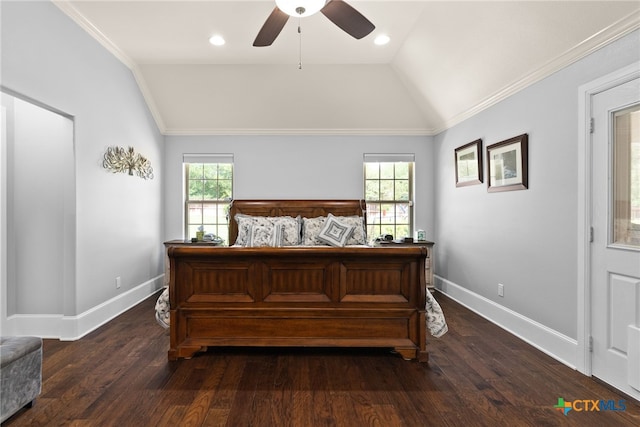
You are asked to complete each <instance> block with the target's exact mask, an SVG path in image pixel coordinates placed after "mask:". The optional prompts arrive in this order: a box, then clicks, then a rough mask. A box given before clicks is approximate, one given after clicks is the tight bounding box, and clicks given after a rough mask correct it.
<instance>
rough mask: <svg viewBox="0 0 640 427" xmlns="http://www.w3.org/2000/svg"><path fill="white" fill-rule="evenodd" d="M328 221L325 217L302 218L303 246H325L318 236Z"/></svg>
mask: <svg viewBox="0 0 640 427" xmlns="http://www.w3.org/2000/svg"><path fill="white" fill-rule="evenodd" d="M326 220H327V218H326V217H324V216H318V217H315V218H302V242H301V243H302V245H304V246H318V245H323V244H324V243H323V242H321V241H320V240H318V234H320V231H321V230H322V227H323V226H324V223H325V221H326Z"/></svg>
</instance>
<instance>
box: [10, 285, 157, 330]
mask: <svg viewBox="0 0 640 427" xmlns="http://www.w3.org/2000/svg"><path fill="white" fill-rule="evenodd" d="M163 286H164V274H161V275H159V276H157V277H154V278H152V279H150V280H148V281H146V282H144V283H142V284H140V285H138V286H136V287H135V288H133V289H130V290H128V291H127V292H123V293H122V294H120V295H118V296H116V297H113V298H111V299H110V300H108V301H105V302H103V303H102V304H99V305H97V306H95V307H93V308H90V309H89V310H87V311H85V312H83V313H81V314H78V315H76V316H64V315H60V314H16V315H13V316H9V317H8V318H7V319H6V322H7V323H8V324H7V325H5V326H6V328H5V327H3V333H6V332H5V331H10V332H9V334H10V335H14V336H25V335H30V336H37V337H42V338H54V339H56V338H57V339H60V340H62V341H75V340H78V339H80V338H82V337H83V336H85V335H87V334H88V333H90V332H92V331H94V330H95V329H97V328H99V327H100V326H102V325H104V324H105V323H107V322H109V321H110V320H112V319H114V318H115V317H117V316H118V315H120V314H122V313H124V312H125V311H127V310H128V309H130V308H131V307H133V306H135V305H136V304H138V303H139V302H141V301H142V300H144V299H146V298H148V297H149V296H150V295H152V294H153V293H154V292H156V291H158V290H160V289H161V288H162V287H163ZM153 315H154V314H153V313H149V316H153Z"/></svg>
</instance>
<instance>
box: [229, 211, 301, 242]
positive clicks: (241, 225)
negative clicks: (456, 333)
mask: <svg viewBox="0 0 640 427" xmlns="http://www.w3.org/2000/svg"><path fill="white" fill-rule="evenodd" d="M235 220H236V222H237V223H238V237H237V238H236V241H235V245H236V246H248V245H247V241H248V240H249V233H250V231H251V226H252V225H258V226H262V227H273V226H275V225H280V226H282V227H283V229H282V244H281V245H280V246H297V245H299V244H300V217H299V216H298V217H297V218H293V217H290V216H278V217H265V216H252V215H245V214H236V216H235Z"/></svg>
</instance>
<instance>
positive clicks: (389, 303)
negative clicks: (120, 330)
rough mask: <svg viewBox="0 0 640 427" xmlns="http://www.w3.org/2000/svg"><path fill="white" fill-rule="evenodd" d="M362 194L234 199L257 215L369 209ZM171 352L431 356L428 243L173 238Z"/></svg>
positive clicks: (238, 209)
mask: <svg viewBox="0 0 640 427" xmlns="http://www.w3.org/2000/svg"><path fill="white" fill-rule="evenodd" d="M364 212H365V206H364V202H363V201H360V200H235V201H233V203H232V205H231V210H230V214H229V236H230V237H229V240H230V241H231V242H235V239H236V237H237V233H238V230H237V224H236V222H235V221H234V219H233V218H234V215H235V214H236V213H243V214H247V215H257V216H283V215H290V216H294V217H295V216H297V215H301V216H303V217H307V218H311V217H316V216H326V215H327V214H328V213H332V214H334V215H336V216H348V215H360V216H364ZM167 254H168V257H169V262H170V267H169V271H170V282H169V300H170V319H171V326H170V341H171V343H170V349H169V353H168V357H169V359H170V360H176V359H178V358H190V357H192V356H193V355H194V354H195V353H196V352H199V351H203V350H206V349H207V347H209V346H292V347H300V346H317V347H327V346H329V347H388V348H392V349H394V350H395V351H396V352H397V353H399V354H400V355H401V356H402V357H404V358H405V359H418V360H419V361H423V362H424V361H427V358H428V354H427V351H426V342H425V341H426V324H425V301H426V295H425V292H426V283H425V258H426V255H427V248H425V247H421V246H413V247H389V246H385V247H365V246H347V247H330V246H294V247H277V248H272V247H268V248H265V247H261V248H251V247H222V246H208V247H207V246H202V245H200V246H195V245H192V246H189V245H179V246H169V247H168V250H167Z"/></svg>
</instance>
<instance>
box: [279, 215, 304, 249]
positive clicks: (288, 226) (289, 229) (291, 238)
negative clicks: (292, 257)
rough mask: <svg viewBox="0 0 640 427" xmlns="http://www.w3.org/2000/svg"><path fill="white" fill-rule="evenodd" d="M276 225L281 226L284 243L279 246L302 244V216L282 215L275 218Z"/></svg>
mask: <svg viewBox="0 0 640 427" xmlns="http://www.w3.org/2000/svg"><path fill="white" fill-rule="evenodd" d="M273 224H274V226H279V227H281V233H282V240H281V242H282V244H281V245H278V246H298V245H299V244H300V216H298V217H296V218H293V217H291V216H280V217H274V218H273Z"/></svg>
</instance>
